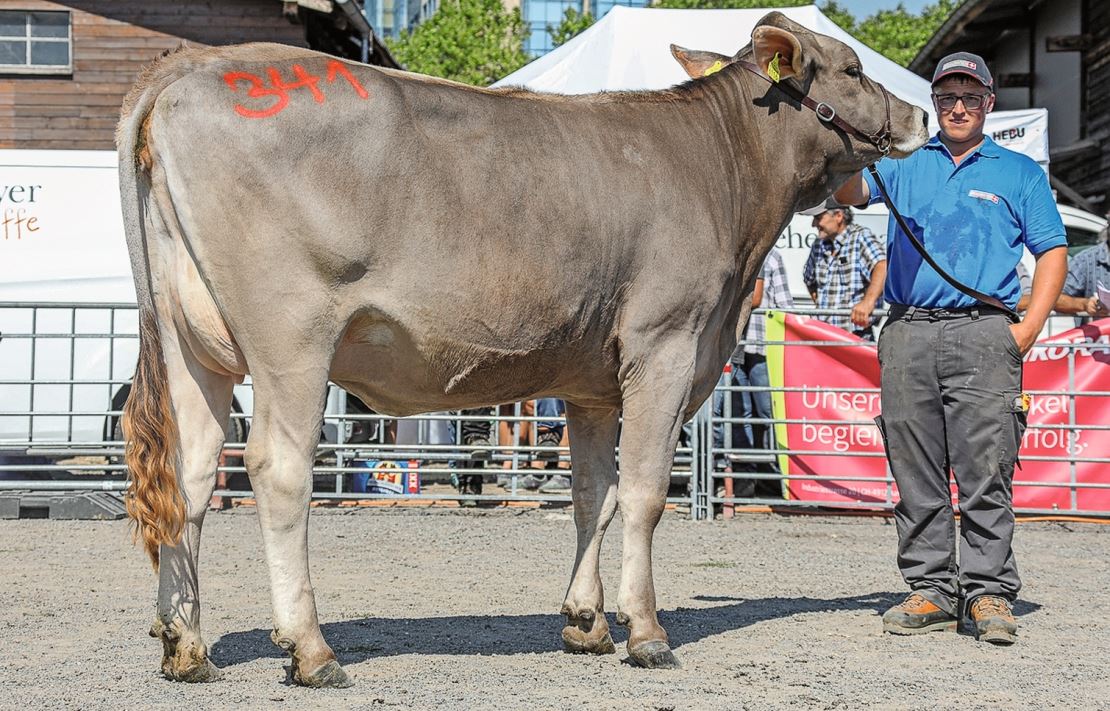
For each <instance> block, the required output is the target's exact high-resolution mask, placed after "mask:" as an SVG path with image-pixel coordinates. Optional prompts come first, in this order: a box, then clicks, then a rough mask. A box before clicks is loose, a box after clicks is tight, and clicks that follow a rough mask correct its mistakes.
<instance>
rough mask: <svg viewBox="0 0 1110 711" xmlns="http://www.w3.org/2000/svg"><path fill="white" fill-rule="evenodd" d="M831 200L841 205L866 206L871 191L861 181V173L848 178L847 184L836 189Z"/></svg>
mask: <svg viewBox="0 0 1110 711" xmlns="http://www.w3.org/2000/svg"><path fill="white" fill-rule="evenodd" d="M833 198H834V199H835V200H836V201H837V202H838V203H840V204H841V205H866V204H867V203H868V202H870V201H871V189H870V188H869V187H867V181H866V180H864V179H863V171H862V170H861V171H860V172H858V173H856V174H855V175H853V176H852V177H850V178H848V180H847V182H845V183H844V184H843V185H841V186H840V187H839V188H837V190H836V192H835V193H833Z"/></svg>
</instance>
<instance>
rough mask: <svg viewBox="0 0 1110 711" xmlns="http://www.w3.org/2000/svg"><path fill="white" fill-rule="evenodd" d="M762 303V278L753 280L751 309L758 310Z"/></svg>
mask: <svg viewBox="0 0 1110 711" xmlns="http://www.w3.org/2000/svg"><path fill="white" fill-rule="evenodd" d="M762 303H763V277H759V278H758V279H756V280H755V291H753V292H752V308H753V309H758V308H759V305H760V304H762Z"/></svg>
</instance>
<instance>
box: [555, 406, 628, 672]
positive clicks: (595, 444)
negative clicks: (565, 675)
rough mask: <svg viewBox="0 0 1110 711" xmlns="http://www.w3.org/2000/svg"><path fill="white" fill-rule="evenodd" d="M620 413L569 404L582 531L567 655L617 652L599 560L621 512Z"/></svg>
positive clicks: (569, 606)
mask: <svg viewBox="0 0 1110 711" xmlns="http://www.w3.org/2000/svg"><path fill="white" fill-rule="evenodd" d="M619 418H620V412H619V411H618V410H615V409H613V410H587V409H584V408H580V407H577V406H575V405H573V404H571V403H567V425H568V427H569V428H570V429H569V436H570V443H571V461H572V463H573V467H574V471H573V475H572V477H571V497H572V498H573V499H574V523H575V526H576V527H577V529H578V552H577V555H575V558H574V571H573V572H572V573H571V580H570V588H569V589H568V590H567V597H566V600H565V601H564V602H563V609H562V612H563V614H564V615H566V616H567V624H566V627H564V628H563V644H565V645H566V649H567V651H568V652H588V653H591V654H612V653H613V652H615V651H616V648H615V647H614V646H613V638H612V636H611V635H610V634H609V623H608V622H606V621H605V597H604V593H603V592H602V586H601V575H600V570H599V569H598V568H599V558H600V555H601V539H602V538H603V537H604V535H605V529H606V527H608V525H609V522H610V521H611V520H612V519H613V514H614V513H615V512H616V510H617V465H616V458H615V454H614V451H613V450H614V447H616V445H617V423H618V422H619Z"/></svg>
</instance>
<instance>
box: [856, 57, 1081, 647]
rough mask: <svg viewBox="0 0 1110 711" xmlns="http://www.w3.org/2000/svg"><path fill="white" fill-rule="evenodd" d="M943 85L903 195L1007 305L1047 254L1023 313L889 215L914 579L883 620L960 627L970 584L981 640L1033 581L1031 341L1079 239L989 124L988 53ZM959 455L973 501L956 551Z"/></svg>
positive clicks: (1005, 633)
mask: <svg viewBox="0 0 1110 711" xmlns="http://www.w3.org/2000/svg"><path fill="white" fill-rule="evenodd" d="M932 87H933V105H934V108H935V109H936V112H937V116H938V120H939V123H940V133H939V134H937V135H936V136H934V137H933V139H932V140H930V141H929V143H927V144H926V145H925V146H924V147H923V148H921V149H919V150H918V151H917V152H916V153H914V154H913V155H911V156H909V157H908V158H906V159H905V160H901V161H892V160H883V161H881V162H880V163H879V164H878V170H879V173H880V175H881V176H882V178H883V181H884V182H885V183H886V186H887V188H888V189H889V191H890V197H891V199H892V200H893V202H894V204H895V205H896V206H897V207H898V208H899V209H900V210H901V211H902V214H903V215H904V216H905V218H906V221H907V223H908V225H909V226H910V227H911V229H913V231H914V232H915V233H916V234H917V237H918V238H919V239H920V240H921V241H922V242H923V243H924V245H925V247H926V249H928V250H929V252H930V254H931V255H932V256H933V258H934V259H936V261H937V262H938V264H939V265H940V266H941V267H942V268H944V269H945V270H946V271H947V272H948V273H950V274H951V275H953V276H954V277H955V278H956V279H958V280H960V281H961V282H963V283H964V284H967V285H968V286H971V287H972V288H974V289H977V290H978V291H980V292H982V293H985V294H988V295H991V296H994V297H995V298H997V299H999V300H1000V301H1001V302H1002V303H1004V304H1006V305H1007V306H1008V307H1009V308H1013V307H1014V306H1015V305H1016V304H1017V301H1018V297H1019V295H1020V293H1021V287H1020V285H1019V283H1018V276H1017V272H1016V270H1015V267H1016V266H1017V263H1018V260H1019V259H1020V258H1021V255H1022V246H1023V245H1024V246H1026V247H1028V248H1029V251H1030V252H1032V253H1033V255H1034V256H1035V257H1036V259H1037V264H1036V269H1035V271H1034V274H1033V287H1032V293H1031V295H1030V298H1029V308H1028V310H1027V311H1026V312H1025V318H1024V319H1023V320H1020V321H1014V322H1013V323H1011V319H1010V317H1009V312H1006V311H1002V310H1000V309H995V308H992V307H989V306H986V305H984V304H980V303H978V302H977V301H976V300H975V299H973V298H971V297H968V296H966V295H964V294H963V293H961V292H960V291H959V290H957V289H955V288H953V287H952V286H951V285H949V284H948V283H947V282H945V281H944V280H943V279H942V278H941V277H940V276H939V275H938V274H937V273H936V272H935V271H933V269H932V268H931V267H929V266H928V265H927V264H924V263H923V262H922V259H921V257H920V255H919V254H918V253H917V252H916V251H915V250H914V248H913V246H912V245H911V244H910V242H909V240H908V238H907V237H906V236H905V235H904V234H902V233H901V232H900V230H899V228H898V225H897V223H896V222H895V220H894V217H893V215H892V216H891V220H890V228H889V235H890V236H889V238H888V254H889V258H890V270H889V273H888V275H887V282H886V289H885V297H886V300H887V301H889V302H890V309H891V315H890V318H889V320H888V322H887V324H886V326H884V327H883V332H882V337H881V338H880V340H879V363H880V366H881V369H882V413H883V414H882V417H880V418H878V420H877V422H878V424H879V426H880V429H881V430H882V431H883V436H884V440H885V441H886V451H887V458H888V460H889V462H890V469H891V472H892V474H893V475H894V479H895V481H896V482H897V484H898V490H899V494H900V496H901V500H900V501H899V503H898V505H897V506H896V507H895V511H894V515H895V522H896V524H897V529H898V566H899V568H900V569H901V571H902V576H903V577H904V578H905V580H906V582H907V583H908V584H909V586H910V589H911V591H912V592H911V594H910V595H909V596H908V597H907V598H906V599H905V601H903V602H902V603H901V604H899V605H896V606H894V607H892V608H891V609H890V610H888V611H887V612H886V614H884V615H883V629H884V630H885V631H887V632H891V633H894V634H917V633H921V632H930V631H937V630H955V629H956V626H957V623H958V620H959V617H960V616H959V614H958V611H959V605H960V600H961V598H963V600H964V604H965V605H967V608H968V609H969V610H970V616H971V619H972V621H973V622H974V623H975V628H976V632H977V636H978V638H979V639H980V640H983V641H987V642H993V643H996V644H1011V643H1013V642H1014V641H1016V635H1017V623H1016V622H1015V620H1014V617H1013V612H1012V610H1011V605H1012V603H1013V601H1014V600H1015V599H1016V598H1017V594H1018V591H1019V590H1020V589H1021V581H1020V579H1019V577H1018V570H1017V565H1016V563H1015V561H1014V553H1013V549H1012V546H1011V543H1012V540H1013V531H1014V514H1013V504H1012V481H1013V474H1014V464H1015V462H1016V460H1017V451H1018V447H1019V446H1020V445H1021V437H1022V433H1023V432H1024V429H1025V410H1026V408H1027V403H1028V400H1027V399H1026V398H1025V396H1024V395H1023V394H1022V391H1021V366H1022V356H1023V355H1024V354H1025V353H1026V352H1027V351H1028V350H1029V349H1030V347H1032V345H1033V342H1034V340H1035V339H1036V338H1037V334H1038V333H1040V330H1041V328H1042V327H1043V326H1044V322H1045V319H1046V318H1047V317H1048V315H1049V313H1050V312H1051V311H1052V307H1053V305H1054V304H1055V303H1056V297H1057V296H1058V295H1059V293H1060V287H1061V286H1062V284H1063V282H1064V274H1065V271H1066V269H1067V241H1066V238H1065V233H1064V226H1063V223H1062V222H1061V220H1060V215H1059V212H1058V211H1057V210H1056V205H1055V202H1054V200H1053V198H1052V192H1051V191H1050V190H1049V187H1048V180H1047V178H1046V177H1045V174H1044V171H1043V170H1041V169H1040V167H1039V166H1037V164H1036V163H1035V162H1034V161H1032V160H1031V159H1029V158H1027V157H1026V156H1022V155H1019V154H1017V153H1014V152H1013V151H1008V150H1006V149H1003V148H1000V147H999V146H998V145H996V144H995V143H994V142H993V141H992V140H991V139H990V138H989V137H986V136H984V135H983V124H984V121H985V119H986V115H987V113H989V112H990V111H991V109H992V108H994V89H993V87H994V84H993V80H992V78H991V74H990V72H989V71H988V69H987V66H986V64H985V63H984V62H983V59H982V58H981V57H978V56H976V55H974V54H968V53H966V52H958V53H956V54H952V55H949V56H947V57H945V58H944V59H942V60H941V61H940V64H939V65H938V66H937V68H936V71H935V72H934V74H933V82H932ZM836 197H837V199H838V200H840V201H842V202H845V203H850V204H853V205H859V204H863V203H873V202H876V201H877V200H879V199H881V198H880V195H879V192H878V188H877V186H876V184H875V182H874V181H873V180H872V178H871V176H870V175H868V174H866V173H860V174H857V175H856V176H854V177H853V178H851V179H850V180H849V181H848V182H847V183H845V184H844V185H843V186H842V187H841V188H840V189H839V190H838V191H837V192H836ZM949 466H951V469H952V471H953V473H954V475H955V480H956V487H957V490H958V492H959V506H960V513H961V517H960V535H961V541H960V548H959V562H958V563H957V559H956V549H955V523H954V517H953V513H952V508H951V503H950V501H951V494H950V490H949V481H948V471H949Z"/></svg>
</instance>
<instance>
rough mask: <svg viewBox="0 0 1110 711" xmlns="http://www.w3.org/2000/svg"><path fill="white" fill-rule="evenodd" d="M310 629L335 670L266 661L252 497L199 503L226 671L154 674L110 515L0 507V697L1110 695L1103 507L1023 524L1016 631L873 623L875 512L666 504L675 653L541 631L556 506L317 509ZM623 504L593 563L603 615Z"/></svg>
mask: <svg viewBox="0 0 1110 711" xmlns="http://www.w3.org/2000/svg"><path fill="white" fill-rule="evenodd" d="M311 525H312V528H311V547H312V575H313V580H314V583H315V586H316V594H317V598H316V599H317V603H318V606H319V609H320V616H321V619H322V620H323V621H324V623H325V624H324V634H325V637H326V638H327V639H328V641H329V642H330V643H331V645H332V647H333V648H334V649H335V651H336V652H337V654H338V655H339V658H340V661H341V662H342V663H343V664H344V665H345V667H346V669H347V671H348V672H349V673H350V674H351V676H352V677H353V679H354V680H355V684H356V685H355V687H354V688H352V689H346V690H326V691H317V690H307V689H301V688H298V687H293V686H290V685H288V684H287V683H286V682H285V672H284V671H283V667H284V666H285V665H286V661H285V659H284V658H283V657H282V656H281V655H280V654H279V652H278V650H277V648H276V647H274V646H273V645H272V644H271V643H270V641H269V632H268V630H269V619H270V609H269V594H268V586H267V575H266V569H265V564H264V560H263V555H262V548H261V542H260V538H259V533H258V524H257V520H256V518H255V515H254V512H253V510H251V509H237V510H234V511H231V512H225V513H219V514H210V515H209V517H208V519H207V521H206V525H205V538H204V550H203V555H202V571H201V575H202V577H201V589H202V597H203V603H204V605H205V609H204V613H203V628H204V633H205V637H206V639H207V641H208V644H209V646H210V649H211V654H212V658H213V660H214V661H215V663H216V664H217V666H220V667H222V668H223V670H224V679H223V680H221V681H219V682H217V683H213V684H206V685H186V684H179V683H172V682H168V681H165V680H163V679H162V678H161V676H160V674H159V673H158V661H159V655H160V645H159V643H158V642H157V641H155V640H153V639H151V638H149V637H148V636H147V634H146V630H147V628H148V627H149V625H150V622H151V620H152V618H153V615H154V599H155V590H156V580H155V576H154V575H153V574H152V573H151V570H150V566H149V564H148V563H147V561H146V559H145V557H144V556H143V554H142V553H141V552H140V551H139V550H138V549H137V548H133V547H131V545H130V543H129V539H128V531H127V524H126V523H125V522H122V521H120V522H110V523H109V522H66V521H0V640H2V644H0V707H2V708H5V709H7V708H19V709H37V708H82V709H119V708H187V709H211V708H252V709H283V708H296V709H304V708H327V709H344V708H370V709H373V708H382V707H394V708H450V709H454V708H510V709H517V708H554V709H572V708H573V709H577V708H581V707H585V706H590V707H593V708H599V709H610V708H617V709H671V708H673V709H709V708H730V709H736V708H750V709H763V708H804V709H810V708H830V709H839V708H845V709H855V708H884V709H885V708H920V709H926V708H928V709H933V708H997V709H1010V708H1019V707H1020V708H1063V709H1077V708H1083V709H1089V708H1110V661H1108V660H1110V639H1108V637H1110V635H1108V632H1110V622H1108V619H1110V566H1108V565H1107V552H1108V550H1110V527H1106V526H1099V525H1093V524H1049V523H1025V524H1022V525H1020V526H1019V528H1018V534H1017V550H1018V556H1019V558H1018V560H1019V563H1020V565H1021V570H1022V574H1023V577H1024V579H1025V585H1026V587H1025V590H1024V592H1023V596H1022V600H1021V602H1020V603H1019V605H1018V607H1017V611H1018V613H1019V614H1020V616H1021V624H1022V629H1021V639H1020V642H1019V643H1018V644H1017V645H1016V646H1014V647H1010V648H996V647H991V646H989V645H985V644H979V643H977V642H976V641H975V639H974V638H973V637H972V636H969V635H968V634H966V632H965V633H961V634H958V635H957V634H931V635H927V636H923V637H901V638H899V637H891V636H883V635H882V634H881V633H880V623H879V617H878V615H879V613H880V612H881V610H883V609H884V608H885V607H886V606H888V605H889V604H891V603H892V602H895V601H896V600H898V599H900V597H901V596H902V595H903V587H902V584H901V580H900V578H899V577H898V573H897V571H896V569H895V566H894V550H895V534H894V529H893V527H892V526H891V525H890V523H889V521H888V520H884V519H873V518H859V519H853V518H816V517H781V516H772V515H753V514H749V515H743V516H740V517H739V518H737V519H735V520H732V521H716V522H711V523H694V522H691V521H688V520H686V519H684V518H682V517H680V516H679V515H677V514H667V515H666V516H665V517H664V520H663V522H662V524H661V525H660V527H659V530H658V532H657V534H656V539H655V540H656V546H655V561H656V568H655V570H656V576H655V580H656V587H657V590H658V592H659V604H660V607H661V608H662V615H661V617H662V621H663V624H664V626H666V627H667V629H668V631H669V633H670V635H671V640H672V643H673V646H674V647H675V651H676V653H677V655H678V657H679V659H680V660H681V661H682V663H683V665H684V666H683V668H682V669H680V670H677V671H666V672H661V671H654V672H653V671H645V670H642V669H637V668H633V667H631V666H629V665H628V664H627V662H626V661H624V660H625V657H626V655H625V653H624V647H623V644H622V642H623V641H624V640H625V635H624V634H622V632H623V630H620V629H616V630H615V631H616V632H617V634H616V635H615V637H616V639H617V643H618V651H617V654H615V655H608V656H604V657H584V656H571V655H567V654H564V653H563V652H562V651H561V648H562V647H561V641H560V639H559V631H560V629H561V627H562V618H561V617H560V616H559V615H557V614H556V611H557V610H558V609H559V605H560V603H561V601H562V595H563V593H564V591H565V589H566V585H567V582H568V576H569V571H570V566H571V562H572V559H573V551H574V546H573V539H574V526H573V522H572V520H571V517H570V514H569V513H568V512H566V511H565V510H556V511H544V510H540V511H506V510H491V511H477V512H464V511H448V510H441V511H380V510H379V511H366V510H362V511H335V510H314V512H313V516H312V524H311ZM620 534H621V531H620V522H619V520H618V521H615V522H614V524H613V526H612V527H611V529H610V532H609V536H608V539H607V542H606V546H605V555H604V558H603V567H602V574H603V578H604V581H605V584H606V586H607V590H608V593H609V595H608V600H609V602H608V606H609V609H610V624H612V608H613V605H614V603H615V599H616V590H617V585H618V576H619V568H620V559H619V548H620V545H619V544H620Z"/></svg>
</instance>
